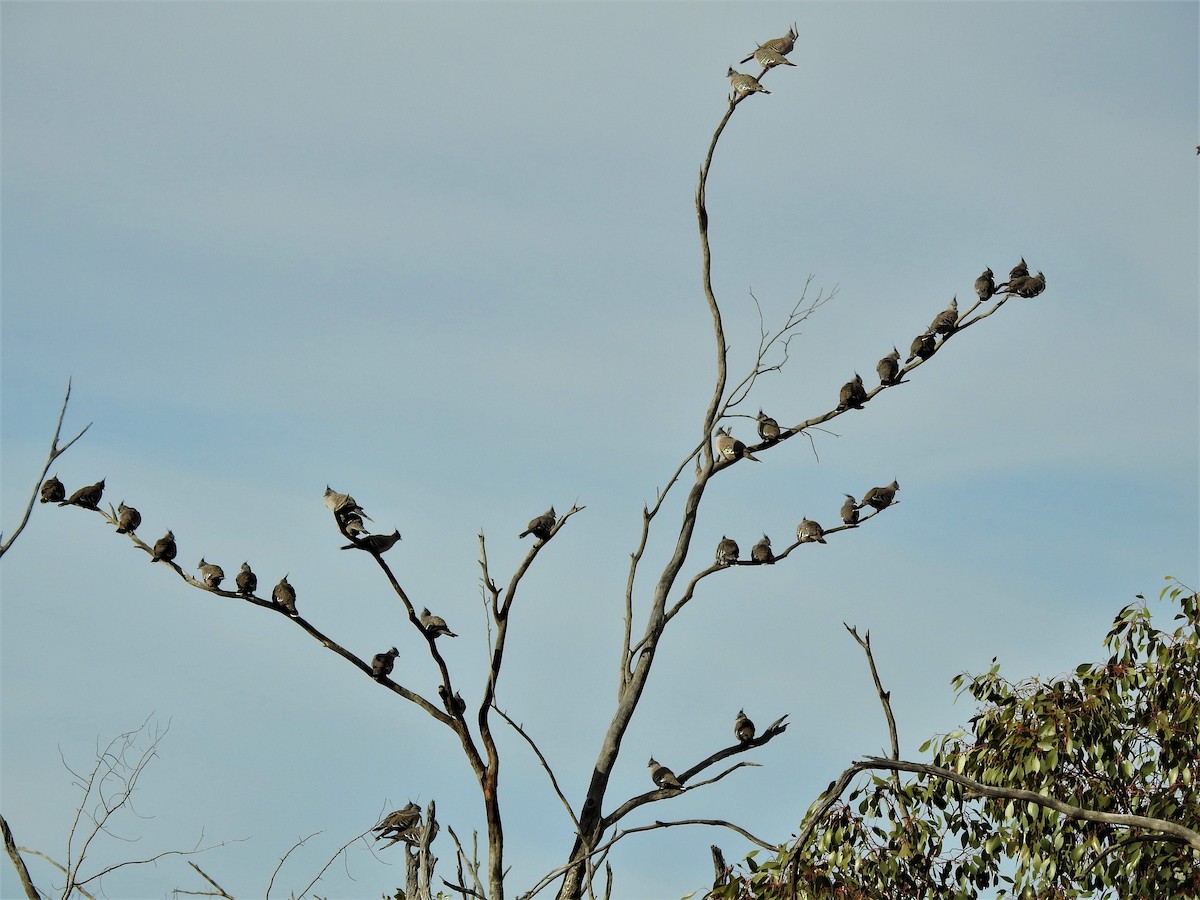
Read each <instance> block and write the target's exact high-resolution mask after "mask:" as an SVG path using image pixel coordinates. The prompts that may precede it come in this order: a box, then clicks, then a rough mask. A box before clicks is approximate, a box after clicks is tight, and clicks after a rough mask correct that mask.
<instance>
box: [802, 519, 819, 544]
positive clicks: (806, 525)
mask: <svg viewBox="0 0 1200 900" xmlns="http://www.w3.org/2000/svg"><path fill="white" fill-rule="evenodd" d="M796 537H797V538H798V539H799V540H800V543H802V544H811V543H813V542H814V541H815V542H816V543H818V544H824V543H825V529H824V528H822V527H821V526H820V525H818V524H817V523H816V522H814V521H813V520H812V519H801V520H800V524H799V525H797V526H796Z"/></svg>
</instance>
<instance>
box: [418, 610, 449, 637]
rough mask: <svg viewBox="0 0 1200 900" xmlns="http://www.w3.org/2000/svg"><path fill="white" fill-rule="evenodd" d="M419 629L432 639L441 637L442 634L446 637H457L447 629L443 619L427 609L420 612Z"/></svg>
mask: <svg viewBox="0 0 1200 900" xmlns="http://www.w3.org/2000/svg"><path fill="white" fill-rule="evenodd" d="M421 627H422V628H424V629H425V631H426V633H427V634H428V635H429V636H430V637H432V638H437V637H441V636H442V635H443V634H444V635H445V636H446V637H458V635H457V634H455V633H454V632H453V631H451V630H450V629H449V627H447V625H446V620H445V619H443V618H442V617H441V616H435V615H434V614H433V613H431V612H430V611H429V610H428V609H423V610H421Z"/></svg>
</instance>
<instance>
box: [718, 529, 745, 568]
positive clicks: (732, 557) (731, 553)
mask: <svg viewBox="0 0 1200 900" xmlns="http://www.w3.org/2000/svg"><path fill="white" fill-rule="evenodd" d="M739 552H740V551H739V550H738V545H737V541H735V540H734V539H733V538H728V537H724V536H722V537H721V540H720V541H719V542H718V543H717V565H718V566H732V565H733V564H734V563H735V562H737V558H738V553H739Z"/></svg>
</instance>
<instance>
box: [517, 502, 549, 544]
mask: <svg viewBox="0 0 1200 900" xmlns="http://www.w3.org/2000/svg"><path fill="white" fill-rule="evenodd" d="M557 521H558V516H557V515H555V513H554V507H553V506H552V507H550V508H549V509H548V510H546V511H545V512H544V513H542V514H541V515H540V516H537V517H536V518H533V519H530V520H529V527H528V528H526V529H525V530H524V531H522V532H521V533H520V534H519V535H517V537H525V536H526V535H528V534H532V535H533V536H534V537H535V538H537V539H538V540H539V541H548V540H550V532H551V531H552V530H553V528H554V523H555V522H557Z"/></svg>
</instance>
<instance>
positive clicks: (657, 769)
mask: <svg viewBox="0 0 1200 900" xmlns="http://www.w3.org/2000/svg"><path fill="white" fill-rule="evenodd" d="M648 765H649V766H650V779H651V780H652V781H653V782H654V783H655V784H656V785H658V787H660V788H674V789H675V790H677V791H682V790H683V785H682V784H680V783H679V779H678V778H676V777H675V773H674V772H672V771H671V770H670V769H668V768H667V767H666V766H664V765H663V764H662V763H660V762H658V761H657V760H655V758H654V757H653V756H652V757H650V762H649V763H648Z"/></svg>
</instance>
